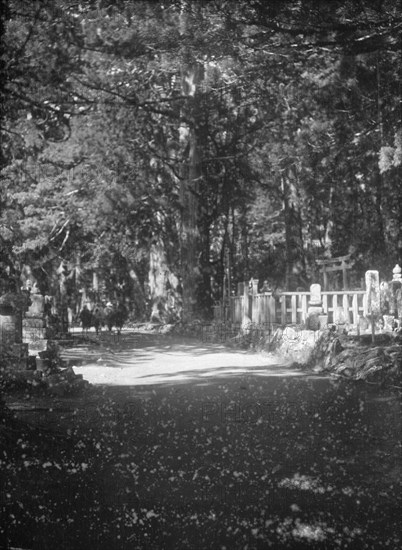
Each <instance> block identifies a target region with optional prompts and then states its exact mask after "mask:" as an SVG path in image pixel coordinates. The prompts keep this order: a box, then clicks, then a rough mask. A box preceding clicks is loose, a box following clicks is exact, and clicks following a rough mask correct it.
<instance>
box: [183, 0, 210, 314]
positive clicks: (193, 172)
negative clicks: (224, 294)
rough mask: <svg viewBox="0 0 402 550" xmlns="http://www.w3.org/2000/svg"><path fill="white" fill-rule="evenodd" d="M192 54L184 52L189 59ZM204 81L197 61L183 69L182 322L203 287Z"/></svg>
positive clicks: (187, 10)
mask: <svg viewBox="0 0 402 550" xmlns="http://www.w3.org/2000/svg"><path fill="white" fill-rule="evenodd" d="M192 9H196V8H195V7H191V6H190V4H189V2H184V1H183V2H182V13H181V21H180V24H181V34H182V35H183V36H184V35H185V34H187V33H188V32H190V31H191V29H190V24H191V17H194V14H193V13H192V11H191V10H192ZM190 55H191V54H190V52H187V51H183V57H184V58H189V57H190ZM203 79H204V67H203V65H201V64H200V63H198V62H196V61H195V60H191V59H190V61H189V62H187V63H184V62H183V66H182V92H183V95H186V96H187V101H186V103H185V106H184V108H183V118H185V119H186V120H187V122H183V123H182V125H181V128H180V141H181V146H182V152H183V169H182V179H181V188H180V199H181V209H182V216H181V278H182V291H183V320H184V321H189V320H191V319H192V318H193V317H194V315H195V314H196V309H197V299H198V289H199V284H200V277H201V273H200V265H199V262H200V255H201V252H202V251H201V239H200V232H199V226H198V220H199V200H198V190H199V181H200V178H201V177H202V169H201V157H202V155H201V147H200V124H199V120H200V116H199V110H200V105H199V87H200V84H201V83H202V81H203Z"/></svg>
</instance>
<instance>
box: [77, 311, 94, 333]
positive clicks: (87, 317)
mask: <svg viewBox="0 0 402 550" xmlns="http://www.w3.org/2000/svg"><path fill="white" fill-rule="evenodd" d="M80 321H81V325H82V332H85V333H87V332H88V330H89V329H90V328H91V322H92V313H91V312H90V311H89V309H88V308H87V306H84V307H83V308H82V310H81V312H80Z"/></svg>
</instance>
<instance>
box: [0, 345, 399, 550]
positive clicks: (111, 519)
mask: <svg viewBox="0 0 402 550" xmlns="http://www.w3.org/2000/svg"><path fill="white" fill-rule="evenodd" d="M67 356H68V357H69V358H70V360H71V364H76V365H78V364H79V363H81V367H79V368H77V369H75V370H76V371H77V372H82V373H84V376H87V377H88V379H89V380H91V381H92V382H101V385H98V386H96V387H95V389H94V390H93V391H92V392H90V393H89V394H87V395H86V396H85V397H83V398H81V399H72V398H70V399H67V398H65V399H57V400H55V399H53V400H46V399H31V400H30V401H29V403H30V404H29V405H27V401H26V399H24V400H22V399H20V400H18V399H16V398H15V396H13V397H11V396H10V399H9V404H10V405H11V406H14V408H21V407H23V406H24V407H27V406H29V408H30V409H33V410H26V411H25V412H24V411H20V412H19V413H18V417H19V419H20V420H24V421H29V422H30V424H31V425H32V426H33V429H32V430H30V431H29V430H28V431H26V430H25V432H23V431H22V427H21V426H19V425H16V428H15V437H14V439H13V441H8V444H7V454H4V452H3V457H2V464H1V472H2V489H3V490H2V493H1V494H2V511H3V518H2V522H1V525H4V526H6V528H7V531H6V532H3V535H4V536H5V538H6V541H8V542H6V543H5V544H6V546H5V547H7V544H8V547H12V546H14V547H17V546H18V547H21V548H27V549H28V548H32V549H34V548H35V549H47V548H49V549H50V548H52V549H53V548H60V549H66V550H67V549H68V550H70V549H73V548H74V549H80V548H86V549H91V548H94V549H95V548H96V549H98V548H99V549H103V548H104V549H130V550H131V549H136V548H138V549H147V548H155V549H163V548H166V549H170V548H172V549H176V548H177V549H193V548H194V549H210V548H212V549H215V548H217V549H224V548H226V549H228V550H229V549H240V548H241V549H244V548H247V549H249V550H251V549H253V548H261V549H263V548H328V549H330V548H351V549H355V548H356V549H359V548H362V549H363V548H367V549H371V548H373V549H377V548H392V549H393V548H395V549H396V548H399V547H400V546H401V529H400V521H399V520H400V514H401V511H402V509H401V508H402V507H401V490H400V489H401V477H400V473H401V467H400V464H401V463H400V458H401V441H400V435H401V416H400V399H399V395H398V394H397V393H395V392H392V391H390V390H381V391H380V390H378V389H377V388H375V387H371V386H367V385H364V384H363V383H362V384H356V383H350V382H345V381H340V380H334V379H329V378H323V377H313V376H309V375H306V374H304V373H301V372H300V371H292V370H291V369H290V368H289V367H287V366H286V365H275V364H274V363H273V362H272V360H270V359H269V358H268V357H262V356H260V355H251V354H247V353H244V352H236V351H228V350H224V349H223V348H220V347H219V346H217V345H204V344H202V343H197V342H195V341H187V342H186V343H184V344H180V343H178V342H174V341H172V340H167V339H164V338H157V337H150V336H147V335H139V334H136V335H134V334H126V335H124V336H123V338H122V340H121V341H120V342H117V341H114V340H113V339H105V340H103V341H102V342H97V343H93V344H91V345H89V346H78V347H76V348H74V349H70V350H68V352H67ZM99 359H101V360H100V361H99ZM84 362H85V363H87V366H84V365H83V363H84ZM264 365H265V367H264ZM105 382H106V385H105ZM43 428H45V430H44V429H43ZM10 437H12V436H10Z"/></svg>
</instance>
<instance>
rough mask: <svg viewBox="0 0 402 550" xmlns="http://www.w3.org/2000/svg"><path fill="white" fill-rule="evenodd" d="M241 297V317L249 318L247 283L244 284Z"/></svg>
mask: <svg viewBox="0 0 402 550" xmlns="http://www.w3.org/2000/svg"><path fill="white" fill-rule="evenodd" d="M243 296H244V312H243V317H249V313H250V301H249V288H248V283H247V282H245V283H244V288H243Z"/></svg>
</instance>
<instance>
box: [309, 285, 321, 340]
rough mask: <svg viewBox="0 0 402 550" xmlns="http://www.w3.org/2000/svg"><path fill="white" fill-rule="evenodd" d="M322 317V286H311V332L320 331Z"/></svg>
mask: <svg viewBox="0 0 402 550" xmlns="http://www.w3.org/2000/svg"><path fill="white" fill-rule="evenodd" d="M320 315H322V298H321V285H319V284H313V285H311V286H310V301H309V303H308V308H307V320H306V323H307V328H308V329H310V330H319V328H320Z"/></svg>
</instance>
